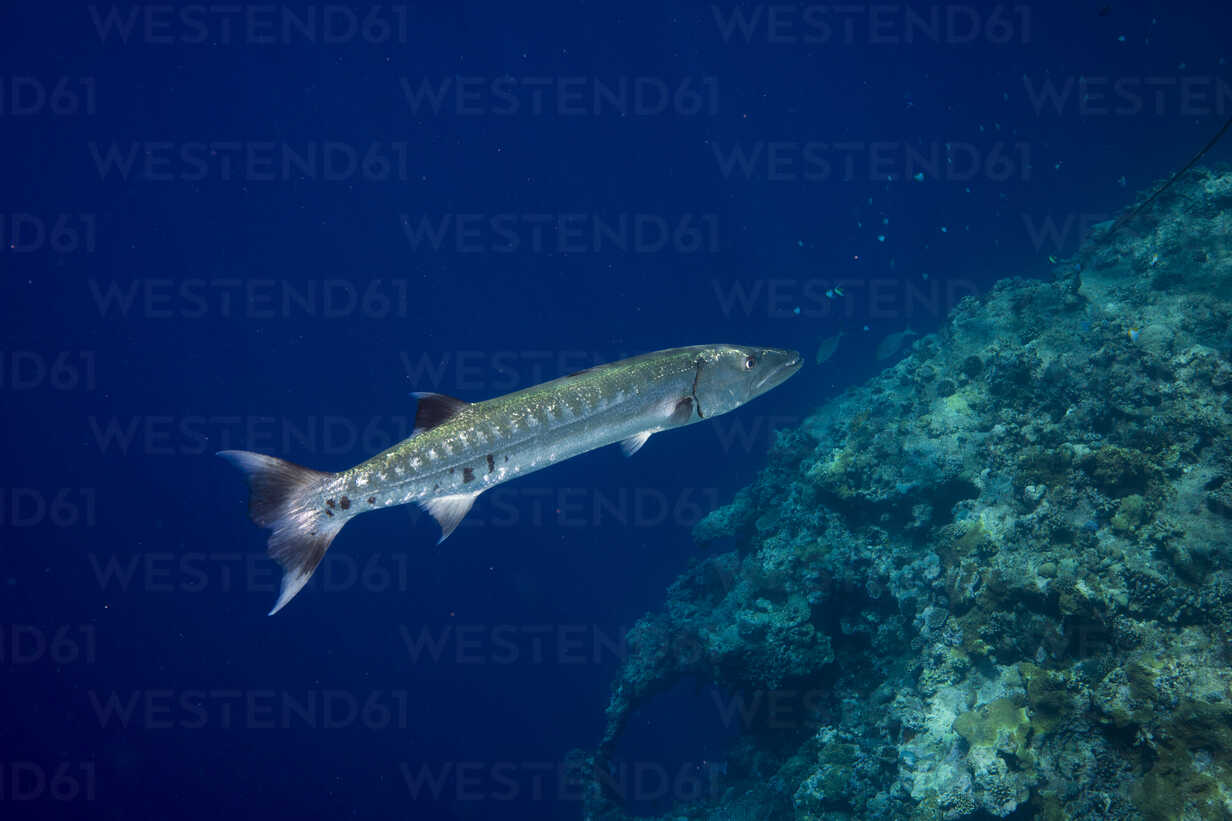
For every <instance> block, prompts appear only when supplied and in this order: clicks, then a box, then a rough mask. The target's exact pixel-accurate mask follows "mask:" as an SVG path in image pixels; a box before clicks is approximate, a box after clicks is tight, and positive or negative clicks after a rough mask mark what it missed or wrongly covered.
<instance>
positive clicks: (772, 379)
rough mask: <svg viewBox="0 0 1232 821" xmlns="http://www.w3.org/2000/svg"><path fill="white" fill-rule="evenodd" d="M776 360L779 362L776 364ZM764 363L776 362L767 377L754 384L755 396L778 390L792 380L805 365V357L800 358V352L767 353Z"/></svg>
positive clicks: (764, 356)
mask: <svg viewBox="0 0 1232 821" xmlns="http://www.w3.org/2000/svg"><path fill="white" fill-rule="evenodd" d="M775 360H778V361H777V362H776V361H775ZM762 361H770V362H774V364H773V366H772V367H771V368H769V370H768V371H767V373H766V375H765V376H763V377H762V378H761V379H759V380H758V381H757V382H756V383H754V385H753V390H752V394H753V395H754V396H756V395H757V394H761V393H765V392H766V391H768V390H771V389H773V388H777V387H778V386H779V385H781V384H783V383H784V382H786V381H787V380H788V379H790V378H791V377H792V376H793V375H794V374H795V373H796V371H798V370H800V368H801V366H803V365H804V357H802V356H800V352H799V351H777V350H772V351H766V352H765V353H764V354H762Z"/></svg>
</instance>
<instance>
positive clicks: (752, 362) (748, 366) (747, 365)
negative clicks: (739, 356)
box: [744, 356, 757, 371]
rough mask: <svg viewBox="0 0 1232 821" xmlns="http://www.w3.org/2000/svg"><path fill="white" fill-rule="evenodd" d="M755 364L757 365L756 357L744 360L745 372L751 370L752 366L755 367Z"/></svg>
mask: <svg viewBox="0 0 1232 821" xmlns="http://www.w3.org/2000/svg"><path fill="white" fill-rule="evenodd" d="M756 364H757V357H755V356H750V357H748V358H746V359H745V360H744V369H745V370H746V371H751V370H753V366H755V365H756Z"/></svg>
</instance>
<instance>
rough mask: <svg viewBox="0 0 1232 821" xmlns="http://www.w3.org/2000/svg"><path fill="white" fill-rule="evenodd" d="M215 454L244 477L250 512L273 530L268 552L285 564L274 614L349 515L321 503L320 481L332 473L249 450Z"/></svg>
mask: <svg viewBox="0 0 1232 821" xmlns="http://www.w3.org/2000/svg"><path fill="white" fill-rule="evenodd" d="M218 455H219V456H221V457H222V458H224V459H226V460H227V461H228V462H230V463H231V464H233V465H235V466H236V467H238V468H239V469H240V470H242V471H243V472H244V475H246V476H247V477H248V489H249V492H250V493H251V494H252V495H251V498H250V500H249V503H248V514H249V515H250V516H251V517H252V520H253V521H254V522H256V523H257V524H258V525H260V526H261V527H266V528H269V529H270V531H271V533H270V538H269V548H268V549H269V555H270V556H271V557H272V558H273V559H274V560H275V561H277V562H278V564H280V565H282V570H283V573H282V589H281V590H280V591H279V593H278V601H277V602H276V603H275V604H274V609H273V610H270V612H269V614H270V615H271V616H272V615H274V614H275V613H277V612H278V611H279V610H281V609H282V608H283V607H284V606H286V603H287V602H289V601H291V599H292V598H294V597H295V594H296V593H298V592H299V591H300V590H301V589H302V588H303V586H304V585H305V584H307V583H308V579H309V578H310V577H311V576H312V571H314V570H316V569H317V565H318V564H320V563H321V559H322V558H323V557H324V556H325V551H326V550H328V549H329V545H330V543H331V542H332V541H333V540H334V537H335V536H337V535H338V531H339V530H342V526H343V525H344V524H346V522H347V519H348V518H349V517H348V516H346V515H345V514H342V513H340V512H335V511H333V510H328V509H327V508H325V507H324V506H323V505H321V504H320V498H321V493H320V491H321V488H322V485H323V484H324V483H325V482H327V481H328V480H329V479H331V478H332V477H333V476H334V474H332V473H322V472H320V471H316V470H309V469H308V468H302V467H300V466H299V465H293V464H291V463H290V462H287V461H285V460H283V459H276V458H274V457H273V456H265V455H264V454H261V453H253V452H251V451H247V450H224V451H219V453H218ZM329 514H333V515H329Z"/></svg>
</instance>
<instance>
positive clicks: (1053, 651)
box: [576, 170, 1232, 820]
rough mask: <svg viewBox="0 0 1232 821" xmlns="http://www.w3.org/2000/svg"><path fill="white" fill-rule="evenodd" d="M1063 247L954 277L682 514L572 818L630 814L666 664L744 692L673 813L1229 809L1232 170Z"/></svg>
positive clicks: (1189, 180)
mask: <svg viewBox="0 0 1232 821" xmlns="http://www.w3.org/2000/svg"><path fill="white" fill-rule="evenodd" d="M1055 271H1056V274H1055V278H1054V279H1053V280H1052V281H1040V280H1033V279H1020V278H1013V279H1007V280H1004V281H1002V282H1000V283H998V284H997V285H996V286H995V287H994V288H993V289H992V290H991V291H990V292H989V293H987V294H986V295H984V296H983V297H981V298H979V299H975V298H967V299H965V300H964V301H963V302H962V303H960V304H959V305H958V306H957V307H956V308H955V310H954V311H953V312H952V313H951V315H950V316H949V317H948V318H947V320H946V321H945V322H944V323H943V325H942V327H941V329H940V330H939V331H938V333H936V334H933V335H930V336H926V337H924V338H922V339H919V340H918V341H916V343H915V344H914V346H913V349H912V350H911V352H910V355H908V356H907V357H906V358H905V359H903V360H902V361H901V362H899V363H898V364H897V365H895V366H893V367H892V368H890V369H888V370H886V371H885V372H884V373H883V374H881V375H880V376H879V377H878V378H876V379H874V380H873V381H872V382H870V383H869V384H867V385H864V386H861V387H859V388H855V389H852V390H850V391H848V392H846V393H845V394H843V395H842V396H840V397H838V398H836V399H835V400H833V401H831V402H829V403H827V404H826V405H824V406H823V407H821V408H820V409H818V411H817V412H816V413H815V414H814V415H813V416H811V417H810V418H808V419H807V420H806V421H805V422H804V423H803V424H802V425H801V426H800V427H799V428H798V429H795V430H790V431H786V432H784V433H782V434H781V435H780V436H779V439H778V441H777V443H776V444H775V445H774V447H773V448H772V450H771V453H770V456H769V464H768V465H767V467H766V468H765V469H764V470H763V471H762V473H761V474H760V476H759V477H758V479H757V480H756V482H755V483H754V484H753V485H751V486H750V487H748V488H745V489H744V490H742V491H741V492H740V493H739V494H738V495H737V496H736V498H735V499H734V500H733V501H732V502H731V504H729V505H727V506H725V507H723V508H721V509H719V510H716V511H715V512H713V513H712V514H711V515H710V516H708V517H707V518H706V519H704V520H703V521H702V522H701V523H699V524H698V526H697V528H696V530H695V533H694V536H695V539H696V540H697V541H698V543H699V544H700V545H702V546H703V547H709V548H712V549H713V550H714V551H715V552H714V555H712V557H710V558H707V559H705V560H702V561H699V562H698V563H696V564H695V565H694V566H693V567H692V568H690V569H689V571H688V572H687V573H685V574H684V575H683V576H682V577H681V578H680V579H679V580H678V581H677V582H676V583H675V584H674V585H673V586H672V587H671V588H670V590H669V592H668V597H667V602H666V605H665V607H664V608H663V610H662V611H660V612H655V613H651V614H648V615H647V616H646V617H644V618H643V619H642V620H641V621H640V622H639V623H638V624H637V625H636V626H635V627H634V628H633V630H632V632H631V633H630V636H629V647H630V648H631V649H630V653H629V656H628V658H627V659H626V661H625V662H624V663H623V665H622V667H621V669H620V671H619V674H618V677H617V680H616V681H615V683H614V685H613V691H612V697H611V702H610V705H609V707H608V710H607V720H608V725H607V732H606V735H605V738H604V739H603V742H602V744H601V747H600V749H599V750H598V751H597V752H596V753H592V754H589V755H579V756H578V757H577V758H576V762H577V763H578V765H579V767H580V768H581V774H582V775H583V777H585V778H588V783H589V785H590V789H589V790H588V793H587V794H588V796H589V797H588V799H587V801H586V815H587V816H588V817H591V818H611V819H616V818H623V817H626V816H625V813H626V812H627V809H626V807H625V805H624V804H623V803H622V801H621V800H620V798H621V797H620V796H619V795H618V794H617V793H618V791H617V790H614V789H613V788H612V785H611V784H610V783H605V782H607V781H608V779H606V778H605V777H603V776H602V775H601V774H603V773H605V772H607V771H609V768H610V766H611V765H610V762H609V758H608V757H609V755H610V754H611V753H612V750H613V748H614V746H615V744H616V742H617V740H618V739H619V735H620V732H621V730H622V728H623V727H624V726H625V724H626V722H627V721H628V719H629V718H630V716H631V715H632V714H633V713H634V711H636V710H637V709H638V708H639V707H641V706H643V705H644V704H646V703H647V701H648V700H649V699H651V698H653V697H654V696H655V695H656V694H657V693H660V692H662V691H663V690H665V689H667V688H669V687H671V686H672V685H673V684H674V683H676V682H677V681H679V680H681V679H682V677H685V676H701V677H704V679H706V680H710V681H713V682H715V683H716V684H717V685H718V687H719V688H720V690H721V692H723V693H725V694H728V695H727V696H725V697H727V698H736V699H739V700H740V703H741V704H742V705H744V707H745V708H746V709H744V710H742V711H739V713H738V715H739V721H740V722H741V727H740V730H741V733H740V738H739V740H738V742H737V743H736V744H735V745H734V746H733V748H732V749H731V750H729V751H728V754H727V757H726V762H725V767H726V772H725V773H721V774H713V775H714V777H713V778H712V779H711V780H710V781H709V782H708V783H709V784H710V786H711V787H712V789H709V790H707V791H706V794H705V795H703V796H702V797H701V800H698V801H694V802H692V803H687V804H679V805H678V806H676V807H675V808H674V810H673V812H672V813H671V814H670V815H669V816H668V817H671V818H697V819H702V818H705V819H759V820H764V819H773V818H790V819H814V818H817V819H821V818H826V819H831V818H832V819H854V818H915V819H932V818H938V819H941V818H944V819H957V818H989V817H1014V818H1034V817H1040V818H1050V819H1053V818H1055V819H1062V818H1075V819H1077V818H1126V819H1128V818H1160V819H1164V818H1169V819H1170V818H1230V817H1232V698H1230V696H1232V638H1230V636H1232V437H1230V435H1229V434H1230V433H1232V173H1228V172H1213V171H1209V170H1203V171H1196V172H1194V173H1191V174H1189V175H1187V176H1186V178H1185V179H1184V180H1182V181H1180V182H1178V184H1177V185H1175V186H1174V187H1173V188H1172V189H1171V190H1170V191H1169V192H1168V193H1167V194H1166V195H1165V196H1164V197H1161V199H1160V200H1159V202H1158V203H1157V204H1155V205H1154V206H1153V208H1152V209H1151V210H1150V211H1149V212H1148V213H1146V214H1144V215H1142V216H1140V217H1138V218H1136V219H1135V220H1134V221H1133V222H1132V223H1131V224H1129V225H1128V226H1126V227H1125V228H1123V229H1122V230H1121V231H1119V232H1118V233H1117V234H1115V235H1112V236H1109V235H1108V226H1107V225H1105V226H1101V227H1097V229H1096V231H1094V232H1093V234H1092V236H1091V237H1090V238H1088V240H1087V241H1086V242H1085V243H1084V245H1083V247H1082V248H1081V250H1080V251H1079V253H1078V255H1077V256H1076V257H1075V258H1074V259H1071V260H1067V261H1065V262H1063V263H1061V264H1059V265H1058V266H1056V269H1055ZM719 551H726V552H719ZM716 703H717V701H716ZM728 703H731V702H728ZM772 704H773V705H774V709H770V706H769V705H772ZM721 712H723V711H720V710H717V709H716V719H715V720H716V721H719V720H720V718H719V713H721ZM725 715H726V716H727V720H729V721H730V720H733V719H732V713H731V711H727V712H726V713H725Z"/></svg>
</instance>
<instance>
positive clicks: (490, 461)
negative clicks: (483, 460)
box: [488, 453, 496, 473]
mask: <svg viewBox="0 0 1232 821" xmlns="http://www.w3.org/2000/svg"><path fill="white" fill-rule="evenodd" d="M494 470H496V459H495V458H494V457H493V456H492V454H490V453H489V454H488V473H491V472H492V471H494Z"/></svg>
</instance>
